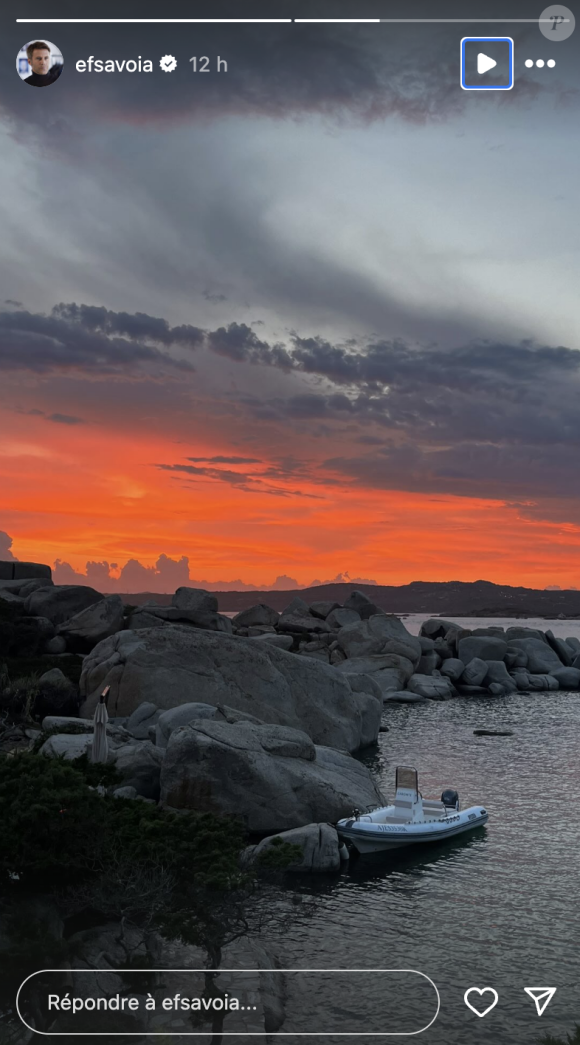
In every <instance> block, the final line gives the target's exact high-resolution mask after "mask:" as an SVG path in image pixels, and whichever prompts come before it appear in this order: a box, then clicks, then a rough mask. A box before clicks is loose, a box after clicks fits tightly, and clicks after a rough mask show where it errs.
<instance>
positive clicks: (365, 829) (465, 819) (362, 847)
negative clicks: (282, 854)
mask: <svg viewBox="0 0 580 1045" xmlns="http://www.w3.org/2000/svg"><path fill="white" fill-rule="evenodd" d="M487 820H488V814H487V812H486V810H485V809H483V808H482V807H481V806H471V808H469V809H464V810H462V811H461V812H458V813H454V814H452V815H450V816H447V817H444V818H442V819H440V820H428V821H426V822H425V823H420V824H400V825H399V824H381V823H372V822H369V821H368V820H367V821H365V820H363V819H360V820H355V819H352V818H349V819H346V820H339V822H338V824H337V825H336V830H337V832H338V835H339V838H341V839H342V841H344V842H347V843H348V844H350V845H352V846H354V848H355V849H357V850H358V852H359V853H382V852H388V851H389V850H390V849H403V848H406V847H408V846H417V845H429V844H432V843H433V842H443V841H445V839H447V838H455V837H456V836H457V835H461V834H464V833H465V832H466V831H473V830H474V829H475V828H477V827H482V826H483V825H484V824H486V823H487Z"/></svg>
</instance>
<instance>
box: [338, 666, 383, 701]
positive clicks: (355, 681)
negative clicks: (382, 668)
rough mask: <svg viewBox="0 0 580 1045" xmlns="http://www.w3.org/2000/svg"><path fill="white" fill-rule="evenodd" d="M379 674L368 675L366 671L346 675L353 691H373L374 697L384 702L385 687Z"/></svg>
mask: <svg viewBox="0 0 580 1045" xmlns="http://www.w3.org/2000/svg"><path fill="white" fill-rule="evenodd" d="M379 676H380V672H379V673H378V675H366V674H365V673H364V672H361V673H360V674H359V673H357V674H352V673H351V674H348V675H347V676H346V679H347V682H348V684H349V686H350V688H351V690H352V692H353V693H372V695H373V696H374V697H376V699H377V700H378V701H379V703H381V704H382V702H383V687H382V684H380V683H379Z"/></svg>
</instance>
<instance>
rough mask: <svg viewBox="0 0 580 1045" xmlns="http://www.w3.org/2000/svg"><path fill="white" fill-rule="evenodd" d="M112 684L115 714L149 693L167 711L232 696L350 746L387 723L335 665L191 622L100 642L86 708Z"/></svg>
mask: <svg viewBox="0 0 580 1045" xmlns="http://www.w3.org/2000/svg"><path fill="white" fill-rule="evenodd" d="M104 685H110V686H111V692H110V698H109V711H110V714H112V715H121V716H125V715H130V714H131V713H132V712H133V711H134V710H135V708H136V707H138V706H139V704H141V703H142V702H143V700H149V701H150V702H151V703H154V704H156V705H157V706H158V707H159V708H161V710H163V711H167V710H168V709H169V708H172V707H177V706H179V705H181V704H187V703H206V704H213V705H218V704H227V705H228V706H229V707H232V708H236V709H237V710H239V711H243V712H245V713H247V714H250V715H254V716H255V717H256V718H258V719H261V720H262V721H264V722H271V723H276V724H280V725H286V726H292V727H294V728H296V729H304V730H305V732H307V733H308V734H309V736H311V737H312V739H313V740H314V741H315V742H316V743H320V742H324V743H325V744H328V745H329V746H333V747H337V748H339V749H340V750H343V751H344V750H347V751H355V750H357V749H358V748H359V747H364V746H366V745H368V744H371V743H373V742H374V741H375V740H376V738H377V734H378V728H379V724H380V715H381V705H380V703H379V701H378V700H376V698H375V697H373V696H371V695H370V694H365V693H359V694H354V693H353V692H352V690H351V687H350V686H349V684H348V681H347V680H346V679H345V678H344V677H343V676H342V675H341V674H340V672H338V671H337V670H336V669H335V668H334V667H331V666H330V665H326V664H321V663H319V662H318V661H314V660H311V659H309V658H306V657H296V656H295V655H294V654H293V653H288V652H286V651H285V650H281V649H277V648H276V647H275V646H272V645H271V644H270V643H269V642H266V641H264V640H261V639H243V638H235V637H232V636H229V635H220V634H215V633H214V632H210V631H202V630H199V629H196V628H188V627H185V626H177V625H171V626H170V625H168V626H167V627H165V628H154V629H153V628H152V629H150V630H145V631H137V632H131V631H120V632H118V633H117V635H113V636H111V637H110V638H108V639H105V640H104V642H101V643H99V645H98V646H96V647H95V649H94V650H93V651H92V652H91V653H89V654H88V655H87V657H86V658H85V660H84V662H83V671H82V675H81V683H80V688H81V695H82V696H83V697H84V698H85V703H84V708H83V709H82V713H83V714H85V715H90V714H92V713H93V711H94V708H95V705H96V703H97V700H98V695H99V693H100V692H101V690H102V688H103V686H104Z"/></svg>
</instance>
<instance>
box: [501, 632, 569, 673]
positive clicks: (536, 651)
mask: <svg viewBox="0 0 580 1045" xmlns="http://www.w3.org/2000/svg"><path fill="white" fill-rule="evenodd" d="M510 646H513V647H515V648H516V649H520V650H523V651H524V653H526V654H527V657H528V664H527V667H528V671H529V672H530V674H531V675H544V674H546V675H549V674H551V671H552V668H561V667H562V661H561V660H560V658H559V656H558V654H557V653H556V651H555V650H553V649H552V647H551V646H550V645H548V643H547V642H544V641H543V640H542V639H535V638H531V639H510Z"/></svg>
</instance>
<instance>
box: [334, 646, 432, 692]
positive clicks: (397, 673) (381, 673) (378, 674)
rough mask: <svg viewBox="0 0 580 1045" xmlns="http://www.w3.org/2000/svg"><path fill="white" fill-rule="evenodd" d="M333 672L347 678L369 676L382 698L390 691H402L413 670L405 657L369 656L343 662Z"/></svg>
mask: <svg viewBox="0 0 580 1045" xmlns="http://www.w3.org/2000/svg"><path fill="white" fill-rule="evenodd" d="M335 670H336V671H340V673H341V674H342V675H347V676H348V677H349V678H350V677H351V676H353V675H367V676H370V677H371V678H372V679H373V680H374V681H375V682H376V683H377V684H378V686H379V687H380V691H381V694H382V696H383V698H384V697H385V695H386V694H387V693H389V692H391V690H394V689H403V688H404V686H405V685H406V683H407V682H408V681H409V679H410V678H411V675H412V674H413V671H414V668H413V664H412V663H411V661H410V660H407V658H406V657H397V656H394V655H393V654H387V655H386V656H380V655H375V656H372V655H369V656H367V657H353V658H352V659H351V660H343V661H342V663H340V664H337V665H336V668H335Z"/></svg>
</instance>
